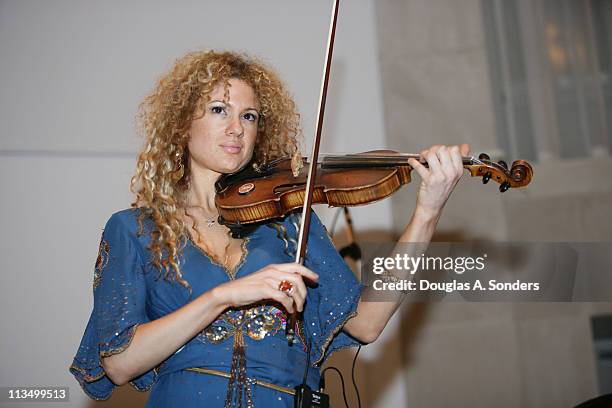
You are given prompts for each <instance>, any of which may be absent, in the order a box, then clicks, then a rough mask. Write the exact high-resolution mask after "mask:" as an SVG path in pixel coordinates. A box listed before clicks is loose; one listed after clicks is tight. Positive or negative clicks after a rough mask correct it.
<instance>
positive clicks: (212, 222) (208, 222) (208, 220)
mask: <svg viewBox="0 0 612 408" xmlns="http://www.w3.org/2000/svg"><path fill="white" fill-rule="evenodd" d="M216 222H217V217H216V216H214V215H213V216H212V217H207V218H206V226H207V227H208V228H210V227H212V226H213V225H215V223H216Z"/></svg>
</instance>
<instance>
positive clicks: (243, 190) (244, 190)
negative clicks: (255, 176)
mask: <svg viewBox="0 0 612 408" xmlns="http://www.w3.org/2000/svg"><path fill="white" fill-rule="evenodd" d="M254 188H255V184H253V183H245V184H243V185H241V186H240V187H238V194H242V195H244V194H249V193H250V192H251V191H253V189H254Z"/></svg>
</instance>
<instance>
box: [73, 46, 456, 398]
mask: <svg viewBox="0 0 612 408" xmlns="http://www.w3.org/2000/svg"><path fill="white" fill-rule="evenodd" d="M141 120H142V124H143V131H144V136H145V138H146V143H145V147H144V149H143V151H142V152H141V154H140V156H139V159H138V165H137V171H136V175H135V176H134V178H133V179H132V190H133V191H134V192H135V194H136V197H137V198H136V202H135V203H134V204H133V207H134V208H132V209H130V210H124V211H121V212H118V213H116V214H114V215H113V216H112V217H111V218H110V220H109V221H108V223H107V224H106V227H105V230H104V233H103V236H102V241H101V243H100V253H99V256H98V259H97V262H96V268H95V275H94V309H93V312H92V315H91V318H90V320H89V323H88V325H87V328H86V330H85V334H84V336H83V339H82V342H81V345H80V348H79V350H78V352H77V355H76V357H75V359H74V362H73V364H72V366H71V368H70V370H71V372H72V373H73V374H74V375H75V376H76V378H77V379H78V380H79V382H80V383H81V385H82V387H83V389H84V390H85V392H86V393H87V394H88V395H90V396H91V397H92V398H95V399H106V398H108V397H109V396H110V394H111V392H112V390H113V388H114V387H115V385H122V384H125V383H127V382H130V383H131V384H132V385H133V386H135V387H136V388H137V389H139V390H147V389H151V394H150V397H149V400H148V404H147V406H151V407H153V406H156V407H157V406H159V407H165V406H183V407H189V406H194V407H195V406H204V405H203V404H206V406H207V407H209V406H224V405H225V406H242V405H245V406H252V405H255V406H262V407H263V406H266V407H267V406H292V404H293V402H292V397H291V395H290V393H289V392H290V390H291V389H292V388H293V387H294V386H296V385H298V384H300V383H301V382H302V377H303V373H304V368H305V366H306V361H307V358H306V354H307V350H308V348H309V347H310V362H311V364H312V366H315V367H318V366H320V365H321V364H322V363H323V361H324V360H325V358H327V357H328V356H329V354H330V353H331V352H333V351H334V350H336V349H338V348H342V347H347V346H355V345H358V344H360V343H370V342H372V341H374V340H375V339H376V338H377V337H378V336H379V334H380V333H381V331H382V330H383V328H384V327H385V325H386V323H387V322H388V320H389V319H390V317H391V316H392V314H393V312H394V311H395V310H396V309H397V307H398V305H399V303H400V299H397V301H393V302H384V303H366V302H362V301H360V300H359V297H360V289H361V288H360V284H359V282H358V281H357V280H356V279H355V277H354V275H353V273H352V272H351V270H350V269H349V268H348V267H347V266H346V264H345V263H344V262H343V261H342V259H341V258H340V256H339V255H338V253H337V252H336V251H335V249H334V247H333V245H332V243H331V242H330V240H329V238H328V236H327V234H326V232H325V229H324V227H323V225H322V224H321V222H320V221H319V220H318V218H317V217H316V216H313V220H312V227H311V231H310V236H309V241H308V251H307V256H306V261H305V265H304V266H301V265H298V264H295V263H293V262H292V251H294V250H295V245H294V237H295V236H296V235H297V227H296V225H297V222H296V219H295V217H294V216H290V217H286V218H285V219H284V220H282V221H278V222H274V223H270V224H269V225H267V226H264V227H260V228H258V229H257V230H255V232H253V233H252V234H250V235H249V236H248V238H246V239H243V240H241V239H234V238H232V237H231V236H230V235H229V234H228V229H227V228H226V227H224V226H223V225H220V224H219V223H218V222H217V221H216V220H217V216H218V214H217V210H216V208H215V203H214V198H215V190H214V184H215V181H216V180H217V179H218V177H219V176H220V175H221V174H226V173H234V172H236V171H238V170H240V169H242V168H244V167H245V166H247V165H249V166H255V167H257V166H259V165H261V164H263V163H265V162H267V161H269V160H273V159H275V158H278V157H281V156H292V157H293V158H294V160H293V161H292V163H293V165H294V170H297V169H296V168H295V167H297V166H298V165H299V164H300V163H301V159H300V156H299V153H298V144H297V137H298V136H299V133H300V128H299V123H298V122H299V116H298V114H297V112H296V108H295V105H294V103H293V100H292V99H291V97H290V96H289V94H288V93H287V91H286V89H285V87H284V85H283V84H282V83H281V81H280V80H279V79H278V77H277V76H276V75H275V74H274V73H273V72H272V71H271V70H270V69H269V68H267V67H265V66H264V65H263V64H261V63H259V62H257V61H254V60H253V59H250V58H248V57H246V56H242V55H237V54H233V53H216V52H195V53H190V54H188V55H186V56H185V57H183V58H182V59H180V60H178V61H177V62H176V64H175V66H174V68H173V69H172V70H171V71H170V72H169V73H168V74H167V75H166V76H164V77H163V78H162V79H161V80H160V81H159V83H158V85H157V87H156V89H155V90H154V92H153V93H152V94H151V95H149V96H148V97H147V98H146V99H145V101H144V102H143V104H142V105H141ZM462 149H463V151H460V148H459V147H458V146H454V147H451V148H447V147H445V146H434V147H432V148H430V149H428V150H426V151H423V152H421V155H422V157H423V158H424V159H425V160H426V161H427V162H428V164H429V168H426V167H424V166H423V165H422V164H421V163H419V162H418V161H416V160H414V159H412V160H411V162H410V164H411V165H412V166H413V167H414V168H415V170H416V171H417V172H418V173H419V174H420V176H421V178H422V182H421V185H420V188H419V192H418V198H417V206H416V210H415V213H414V214H413V216H412V219H411V220H410V223H409V224H408V226H407V227H406V229H405V231H404V233H403V234H402V236H401V239H400V241H403V242H428V241H429V240H430V239H431V236H432V234H433V230H434V227H435V225H436V223H437V220H438V218H439V217H440V213H441V210H442V207H443V206H444V203H445V202H446V200H447V199H448V197H449V195H450V193H451V191H452V190H453V188H454V186H455V185H456V183H457V181H458V180H459V178H460V177H461V174H462V173H463V167H462V161H461V155H462V154H463V155H466V154H468V150H467V146H462ZM306 284H308V286H309V287H308V288H307V286H306ZM293 312H303V324H298V327H296V329H297V334H298V338H299V341H298V343H297V344H295V345H289V344H288V342H287V340H286V338H285V335H284V333H285V330H284V328H285V324H286V316H287V313H293ZM318 380H319V372H318V370H317V369H314V368H311V369H310V370H309V372H308V384H309V385H310V386H311V387H312V388H316V387H317V385H318Z"/></svg>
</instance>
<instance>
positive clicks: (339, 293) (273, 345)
mask: <svg viewBox="0 0 612 408" xmlns="http://www.w3.org/2000/svg"><path fill="white" fill-rule="evenodd" d="M138 212H139V210H137V209H129V210H124V211H120V212H118V213H115V214H114V215H113V216H112V217H111V218H110V219H109V221H108V222H107V224H106V227H105V228H104V232H103V235H102V240H101V242H100V251H99V256H98V259H97V262H96V267H95V273H94V283H93V294H94V307H93V311H92V313H91V317H90V319H89V322H88V324H87V327H86V329H85V333H84V335H83V338H82V340H81V344H80V346H79V349H78V351H77V354H76V356H75V358H74V361H73V364H72V365H71V367H70V371H71V373H72V374H73V375H74V376H75V377H76V379H77V380H78V381H79V383H80V384H81V386H82V388H83V390H84V391H85V393H87V395H89V396H90V397H91V398H93V399H96V400H104V399H107V398H108V397H109V396H110V395H111V393H112V391H113V389H114V388H115V385H114V384H113V383H112V382H111V381H110V379H109V378H108V377H107V376H106V374H105V372H104V369H103V368H102V367H101V365H100V358H101V356H102V357H105V356H109V355H112V354H115V353H119V352H121V351H123V350H124V349H125V348H127V347H128V346H129V343H130V341H131V339H132V336H133V335H134V332H135V329H136V327H137V325H138V324H142V323H146V322H149V321H152V320H155V319H158V318H160V317H162V316H165V315H167V314H169V313H171V312H173V311H175V310H177V309H179V308H180V307H182V306H184V305H186V304H187V303H189V302H190V301H191V300H193V299H195V298H197V297H198V296H199V295H200V294H202V293H204V292H206V291H208V290H210V289H211V288H213V287H215V286H217V285H219V284H222V283H224V282H227V281H228V280H229V279H238V278H241V277H243V276H246V275H248V274H251V273H253V272H256V271H257V270H259V269H260V268H262V267H264V266H266V265H268V264H271V263H286V262H293V261H294V259H293V257H292V254H291V251H292V250H293V251H294V248H292V245H294V243H295V241H294V237H295V236H296V235H297V231H296V229H297V224H296V222H295V217H287V218H285V219H284V220H283V221H280V222H278V223H276V224H272V225H266V226H261V227H259V228H258V229H257V230H255V232H254V233H252V234H251V235H250V236H249V238H248V239H246V240H245V242H244V244H243V245H244V246H243V259H242V260H241V262H240V263H239V265H238V266H237V267H236V269H235V270H234V271H228V270H226V269H224V268H223V267H222V266H220V265H218V264H216V263H215V262H214V261H212V260H211V259H210V258H209V257H208V256H207V254H206V253H205V252H204V251H202V250H201V249H200V248H199V247H198V246H196V245H195V244H193V243H192V241H191V240H187V241H186V242H185V246H184V248H183V251H182V255H181V259H180V265H181V271H182V273H183V278H184V279H185V280H186V281H187V282H189V284H190V285H191V288H192V291H193V294H192V298H190V297H189V291H188V289H187V288H185V287H184V286H182V285H180V284H179V283H177V282H175V281H168V280H165V279H163V278H160V277H159V272H158V270H157V269H155V268H154V267H153V266H152V265H151V263H150V260H149V259H150V253H149V250H148V249H147V248H148V246H149V241H150V237H149V231H150V229H151V228H152V224H153V223H152V222H151V221H147V220H145V228H144V233H143V234H139V226H138V221H137V216H138ZM283 227H284V228H283ZM283 236H284V237H285V239H284V240H283V239H281V237H283ZM305 266H306V267H308V268H310V269H311V270H313V271H315V272H317V273H318V274H319V282H318V286H317V287H315V288H312V287H309V288H308V295H307V298H306V302H305V305H304V313H303V322H302V323H301V324H300V325H299V328H298V338H299V341H298V342H297V343H296V344H294V345H292V346H289V345H288V343H287V340H286V338H285V321H286V315H285V313H284V312H283V311H281V310H279V309H277V308H276V307H275V306H274V304H271V303H262V304H257V305H253V306H251V307H248V308H241V309H238V310H234V309H229V310H228V311H226V312H224V313H223V314H222V315H220V316H219V317H218V318H217V320H215V321H214V322H213V323H212V324H211V325H209V326H208V327H207V328H205V329H204V330H203V331H202V332H200V333H199V334H198V335H196V336H195V337H194V338H192V339H191V340H190V341H188V342H187V343H186V344H185V345H184V346H183V347H181V348H180V349H179V350H177V351H176V352H175V353H174V354H172V355H171V356H170V357H168V358H167V359H166V360H165V361H163V362H162V363H161V364H160V365H159V366H157V367H155V368H154V369H151V370H150V371H148V372H146V373H144V374H142V375H141V376H139V377H137V378H134V379H133V380H132V381H131V382H130V383H131V384H132V385H133V386H134V387H135V388H136V389H137V390H139V391H146V390H149V389H150V390H151V393H150V396H149V399H148V402H147V407H171V406H173V407H174V406H181V407H204V406H206V407H223V406H226V405H231V406H238V405H244V406H255V407H271V406H278V407H292V406H293V397H292V396H291V395H289V394H287V393H286V392H283V391H279V390H277V389H274V388H270V387H267V386H262V385H259V384H257V383H255V381H256V380H257V381H262V382H266V383H269V384H274V385H278V386H281V387H286V388H288V389H291V388H293V387H295V386H296V385H299V384H300V383H301V382H302V379H303V376H304V369H305V366H306V345H305V344H306V342H307V340H306V339H308V340H309V341H310V343H311V351H310V362H311V368H310V369H309V375H308V384H309V386H310V387H311V388H313V389H316V388H317V387H318V382H319V378H320V374H319V367H320V366H321V364H322V363H323V361H324V360H325V359H326V358H327V357H328V356H329V355H330V354H331V353H332V352H333V351H335V350H337V349H340V348H343V347H349V346H356V345H359V342H358V341H357V340H356V339H354V338H352V337H350V336H349V335H348V334H346V333H344V332H343V331H342V330H341V329H342V326H343V325H344V323H345V322H346V321H347V319H349V318H350V317H352V316H354V315H355V314H356V311H355V310H356V307H357V303H358V301H359V295H360V289H361V287H360V283H359V281H358V280H357V279H356V278H355V276H354V274H353V272H352V271H351V270H350V269H349V268H348V266H347V265H346V263H345V262H344V261H343V259H342V258H341V257H340V255H339V254H338V252H337V251H336V249H335V248H334V246H333V244H332V243H331V241H330V239H329V237H328V235H327V231H326V230H325V227H324V226H323V224H322V223H321V221H320V220H319V219H318V217H317V216H316V215H314V213H313V218H312V223H311V229H310V235H309V239H308V249H307V252H306V260H305ZM232 272H233V273H232ZM194 368H195V369H204V371H205V370H213V371H215V372H222V373H226V374H227V375H226V377H227V376H230V377H231V378H230V379H228V378H226V377H223V376H220V375H213V374H210V373H206V372H202V370H200V371H194V370H193V369H194Z"/></svg>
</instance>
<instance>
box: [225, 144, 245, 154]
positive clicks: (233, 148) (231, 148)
mask: <svg viewBox="0 0 612 408" xmlns="http://www.w3.org/2000/svg"><path fill="white" fill-rule="evenodd" d="M221 148H222V149H223V151H224V152H225V153H229V154H238V153H240V151H241V150H242V146H239V145H221Z"/></svg>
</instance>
